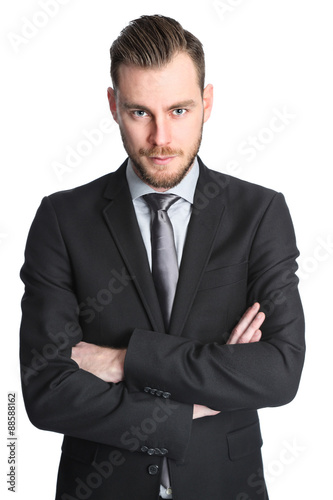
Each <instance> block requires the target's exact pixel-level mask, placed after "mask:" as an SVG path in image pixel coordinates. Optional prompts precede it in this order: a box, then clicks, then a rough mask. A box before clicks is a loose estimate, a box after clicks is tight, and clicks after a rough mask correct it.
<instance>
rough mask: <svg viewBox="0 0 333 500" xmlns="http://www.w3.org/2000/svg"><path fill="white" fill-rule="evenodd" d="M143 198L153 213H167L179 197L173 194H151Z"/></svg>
mask: <svg viewBox="0 0 333 500" xmlns="http://www.w3.org/2000/svg"><path fill="white" fill-rule="evenodd" d="M143 198H144V200H145V202H146V203H147V204H148V205H149V206H150V208H151V209H152V210H153V211H154V212H157V211H158V210H165V211H166V212H167V211H168V210H169V208H170V207H171V205H173V204H174V203H176V201H177V200H179V198H180V196H176V195H175V194H157V193H151V194H145V195H144V196H143Z"/></svg>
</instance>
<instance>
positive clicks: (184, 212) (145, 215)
mask: <svg viewBox="0 0 333 500" xmlns="http://www.w3.org/2000/svg"><path fill="white" fill-rule="evenodd" d="M126 177H127V182H128V186H129V189H130V192H131V196H132V200H133V205H134V209H135V213H136V217H137V220H138V224H139V227H140V231H141V234H142V239H143V242H144V244H145V247H146V250H147V256H148V260H149V264H150V268H151V240H150V222H151V215H150V208H149V206H148V205H147V203H146V202H145V201H144V199H143V198H142V196H143V195H145V194H149V193H156V191H155V190H154V189H153V188H151V187H149V186H148V185H147V184H145V183H144V182H143V181H142V180H141V179H140V177H138V176H137V174H136V173H135V171H134V170H133V165H132V162H131V160H130V159H129V160H128V162H127V169H126ZM198 177H199V164H198V160H197V158H196V159H195V161H194V163H193V166H192V168H191V170H190V171H189V172H188V173H187V175H186V176H185V177H184V179H183V180H182V181H181V182H180V183H179V184H178V185H177V186H175V187H174V188H172V189H169V190H168V191H165V192H166V193H168V194H175V195H177V196H180V199H179V200H177V201H176V203H174V204H173V205H172V206H171V207H170V208H169V210H168V215H169V218H170V221H171V224H172V227H173V232H174V238H175V246H176V252H177V259H178V267H179V266H180V262H181V258H182V253H183V248H184V243H185V239H186V234H187V226H188V223H189V221H190V217H191V213H192V205H193V198H194V191H195V188H196V185H197V181H198ZM161 194H163V193H161Z"/></svg>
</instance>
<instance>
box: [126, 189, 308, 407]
mask: <svg viewBox="0 0 333 500" xmlns="http://www.w3.org/2000/svg"><path fill="white" fill-rule="evenodd" d="M298 255H299V253H298V250H297V248H296V242H295V235H294V230H293V225H292V222H291V218H290V215H289V211H288V208H287V206H286V203H285V201H284V197H283V196H282V195H281V194H275V195H274V197H273V198H272V200H271V201H270V203H269V205H268V207H267V209H266V211H265V212H264V215H263V217H262V218H261V220H260V221H259V224H258V227H257V230H256V232H255V234H254V236H253V240H252V242H251V245H250V248H249V249H248V260H249V268H248V269H249V270H248V280H247V300H248V305H251V304H253V303H254V302H255V301H258V302H260V304H261V310H263V311H264V312H265V313H266V320H265V322H264V324H263V326H262V328H261V329H262V332H263V335H262V340H261V341H260V342H257V343H253V344H239V345H230V346H229V345H225V344H224V345H223V344H218V343H209V344H204V343H200V342H198V341H193V340H190V339H188V338H184V337H178V336H170V335H162V334H158V333H153V332H149V331H142V330H136V331H135V332H134V333H133V335H132V337H131V340H130V344H129V348H128V351H127V355H126V360H125V378H126V381H127V383H128V387H129V389H130V390H133V391H135V390H139V389H142V388H143V387H144V386H146V385H153V386H154V388H157V389H160V390H168V391H169V392H170V393H171V395H172V398H173V399H175V400H177V401H181V402H183V403H198V404H203V405H206V406H208V407H210V408H213V409H215V410H220V411H228V410H235V409H258V408H263V407H270V406H279V405H283V404H286V403H288V402H290V401H291V400H292V399H293V398H294V396H295V394H296V392H297V389H298V385H299V380H300V376H301V371H302V367H303V361H304V352H305V342H304V317H303V310H302V306H301V302H300V297H299V294H298V290H297V285H298V278H297V277H296V275H295V271H296V270H297V265H296V262H295V259H296V258H297V257H298ZM217 307H218V305H217ZM201 337H202V338H204V333H203V334H202V335H201ZM156 366H158V367H159V369H158V370H156V369H154V367H156Z"/></svg>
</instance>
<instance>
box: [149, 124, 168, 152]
mask: <svg viewBox="0 0 333 500" xmlns="http://www.w3.org/2000/svg"><path fill="white" fill-rule="evenodd" d="M151 126H152V128H151V130H150V136H149V142H150V144H152V145H153V146H167V145H168V144H170V142H171V124H170V123H169V122H168V120H167V118H159V119H155V120H154V122H153V123H152V125H151Z"/></svg>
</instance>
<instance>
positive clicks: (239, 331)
mask: <svg viewBox="0 0 333 500" xmlns="http://www.w3.org/2000/svg"><path fill="white" fill-rule="evenodd" d="M259 309H260V304H259V303H258V302H255V303H254V304H253V306H251V307H249V308H248V309H247V310H246V311H245V313H244V314H243V316H242V317H241V319H240V320H239V322H238V323H237V325H236V326H235V328H234V329H233V330H232V332H231V335H230V337H229V340H228V342H227V344H237V341H238V339H240V337H241V336H242V335H243V333H244V332H245V331H246V330H247V328H248V327H249V325H250V324H251V322H252V321H253V319H254V318H255V316H256V314H257V313H258V311H259ZM258 328H259V327H258Z"/></svg>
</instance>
